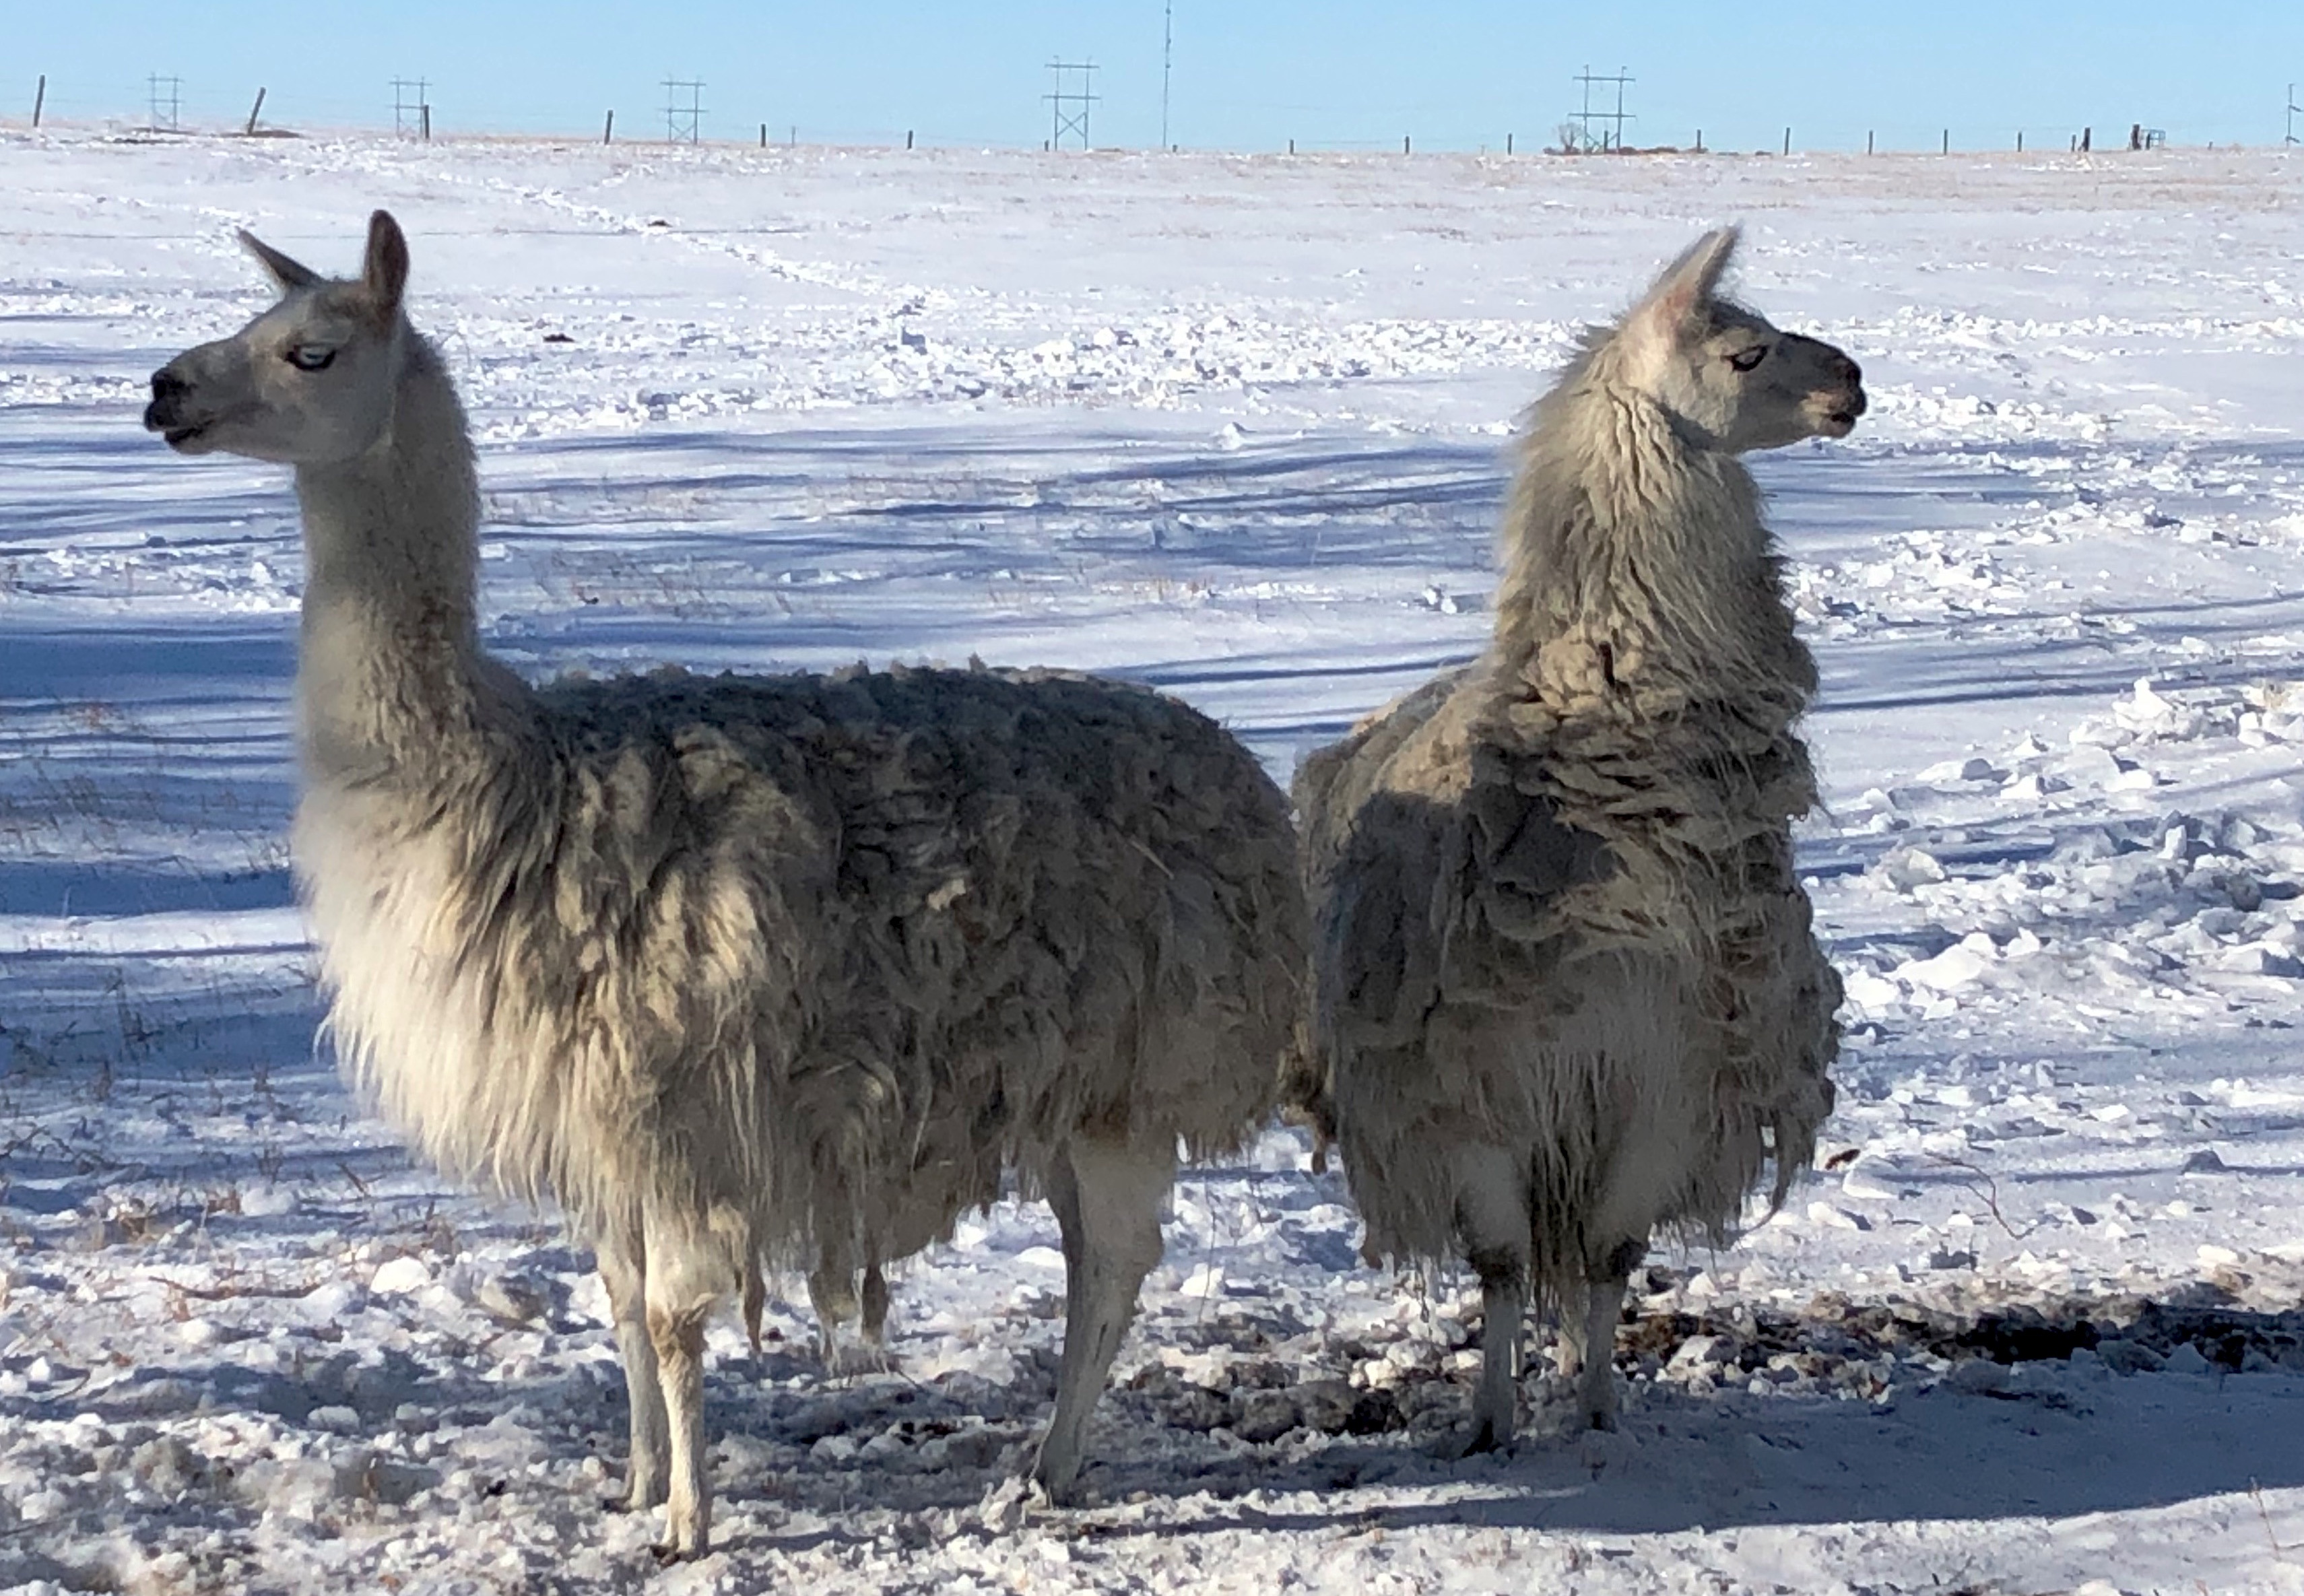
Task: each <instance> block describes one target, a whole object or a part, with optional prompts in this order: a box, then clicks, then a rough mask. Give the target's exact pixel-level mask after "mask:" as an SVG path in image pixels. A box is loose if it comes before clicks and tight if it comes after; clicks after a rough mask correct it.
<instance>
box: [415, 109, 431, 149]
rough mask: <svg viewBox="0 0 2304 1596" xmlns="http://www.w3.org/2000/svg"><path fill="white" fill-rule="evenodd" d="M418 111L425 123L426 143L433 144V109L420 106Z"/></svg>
mask: <svg viewBox="0 0 2304 1596" xmlns="http://www.w3.org/2000/svg"><path fill="white" fill-rule="evenodd" d="M416 109H417V112H418V114H419V118H420V119H421V121H422V123H423V136H424V142H425V143H427V144H429V143H431V142H432V107H431V106H418V107H417V108H416Z"/></svg>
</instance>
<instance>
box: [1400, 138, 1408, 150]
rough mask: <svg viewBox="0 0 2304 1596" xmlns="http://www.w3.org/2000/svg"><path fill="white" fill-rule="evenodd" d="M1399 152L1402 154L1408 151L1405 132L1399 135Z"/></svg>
mask: <svg viewBox="0 0 2304 1596" xmlns="http://www.w3.org/2000/svg"><path fill="white" fill-rule="evenodd" d="M1400 153H1401V154H1402V155H1406V154H1407V153H1408V135H1407V134H1405V133H1402V135H1401V136H1400Z"/></svg>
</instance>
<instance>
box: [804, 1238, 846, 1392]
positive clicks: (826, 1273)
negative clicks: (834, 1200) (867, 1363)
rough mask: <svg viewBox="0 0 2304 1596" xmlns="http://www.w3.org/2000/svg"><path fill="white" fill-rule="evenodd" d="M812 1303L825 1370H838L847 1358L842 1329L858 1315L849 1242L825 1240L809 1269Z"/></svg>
mask: <svg viewBox="0 0 2304 1596" xmlns="http://www.w3.org/2000/svg"><path fill="white" fill-rule="evenodd" d="M808 1305H809V1307H810V1308H812V1309H814V1310H815V1312H816V1350H817V1356H818V1357H820V1358H822V1359H823V1361H824V1367H825V1372H826V1373H830V1374H837V1373H839V1372H841V1364H842V1362H843V1359H842V1355H841V1351H840V1329H841V1326H843V1324H845V1323H847V1322H848V1321H850V1320H851V1319H853V1318H855V1317H856V1265H855V1262H854V1261H853V1260H852V1259H851V1257H850V1256H849V1252H848V1248H847V1247H846V1246H843V1245H840V1244H837V1243H834V1242H829V1241H827V1242H824V1243H822V1244H821V1245H819V1246H817V1253H816V1267H815V1268H814V1269H812V1270H810V1271H809V1276H808Z"/></svg>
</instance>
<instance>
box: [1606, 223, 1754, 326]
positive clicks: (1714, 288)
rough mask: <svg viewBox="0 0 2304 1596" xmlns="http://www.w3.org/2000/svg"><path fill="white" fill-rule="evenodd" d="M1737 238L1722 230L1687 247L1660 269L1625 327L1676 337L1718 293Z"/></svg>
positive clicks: (1729, 229) (1734, 232) (1731, 231)
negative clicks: (1659, 274)
mask: <svg viewBox="0 0 2304 1596" xmlns="http://www.w3.org/2000/svg"><path fill="white" fill-rule="evenodd" d="M1739 236H1740V235H1739V233H1738V231H1737V229H1736V228H1734V227H1723V228H1719V229H1717V230H1716V231H1715V232H1707V233H1706V234H1705V235H1704V236H1703V237H1702V238H1700V239H1698V240H1697V241H1696V242H1694V243H1693V244H1691V245H1690V246H1689V247H1688V249H1687V250H1686V251H1685V252H1684V253H1682V254H1681V258H1679V259H1678V260H1675V261H1673V263H1672V264H1671V265H1670V266H1666V267H1664V274H1663V275H1661V276H1659V277H1658V278H1657V279H1656V283H1655V285H1654V286H1653V287H1651V288H1650V289H1649V290H1648V293H1647V294H1646V295H1645V296H1644V297H1643V298H1642V299H1641V300H1640V302H1639V304H1638V305H1637V306H1635V307H1634V308H1633V309H1632V313H1631V316H1630V317H1626V318H1625V321H1626V325H1628V326H1638V327H1639V329H1640V331H1641V332H1642V333H1643V334H1648V335H1650V336H1656V335H1661V336H1663V337H1664V338H1667V339H1675V338H1677V337H1678V335H1679V334H1680V333H1681V331H1682V330H1683V329H1684V328H1686V327H1687V326H1688V325H1690V323H1691V322H1693V321H1694V320H1695V318H1696V313H1697V312H1698V310H1701V309H1702V308H1704V307H1705V306H1706V305H1707V304H1709V303H1710V302H1711V301H1712V299H1713V297H1714V295H1715V294H1716V293H1717V292H1718V291H1719V288H1720V279H1721V277H1722V275H1723V274H1724V273H1726V271H1727V270H1728V262H1729V260H1730V259H1731V258H1733V256H1734V255H1735V253H1736V241H1737V239H1738V237H1739Z"/></svg>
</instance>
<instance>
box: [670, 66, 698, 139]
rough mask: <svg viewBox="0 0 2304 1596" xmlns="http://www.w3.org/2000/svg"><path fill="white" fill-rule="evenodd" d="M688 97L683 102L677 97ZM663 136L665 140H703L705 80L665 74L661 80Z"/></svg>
mask: <svg viewBox="0 0 2304 1596" xmlns="http://www.w3.org/2000/svg"><path fill="white" fill-rule="evenodd" d="M683 94H684V95H686V96H687V97H688V103H687V104H686V105H684V106H683V105H682V104H681V103H680V97H681V96H682V95H683ZM664 139H665V143H667V144H701V143H703V142H704V80H703V79H701V78H666V79H665V80H664Z"/></svg>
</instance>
